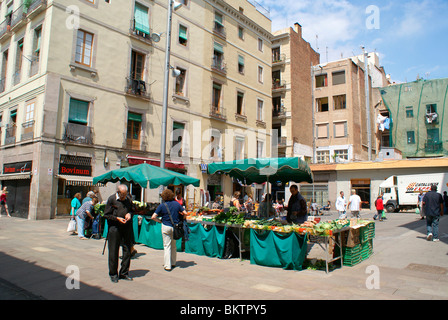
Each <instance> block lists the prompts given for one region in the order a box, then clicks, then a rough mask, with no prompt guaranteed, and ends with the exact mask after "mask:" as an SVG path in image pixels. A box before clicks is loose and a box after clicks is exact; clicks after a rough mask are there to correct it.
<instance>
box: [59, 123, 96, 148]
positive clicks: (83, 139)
mask: <svg viewBox="0 0 448 320" xmlns="http://www.w3.org/2000/svg"><path fill="white" fill-rule="evenodd" d="M64 127H65V133H64V137H63V140H64V141H66V142H77V143H83V144H93V128H92V127H89V126H86V125H82V124H77V123H71V122H64Z"/></svg>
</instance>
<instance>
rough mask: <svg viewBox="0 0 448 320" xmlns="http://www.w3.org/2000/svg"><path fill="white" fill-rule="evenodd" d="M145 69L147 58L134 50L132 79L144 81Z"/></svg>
mask: <svg viewBox="0 0 448 320" xmlns="http://www.w3.org/2000/svg"><path fill="white" fill-rule="evenodd" d="M144 67H145V56H144V55H143V54H141V53H139V52H136V51H134V50H132V56H131V78H132V79H134V80H143V70H144Z"/></svg>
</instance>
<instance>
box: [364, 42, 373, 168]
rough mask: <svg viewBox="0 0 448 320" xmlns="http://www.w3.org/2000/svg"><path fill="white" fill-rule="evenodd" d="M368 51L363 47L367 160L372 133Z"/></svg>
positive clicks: (370, 153)
mask: <svg viewBox="0 0 448 320" xmlns="http://www.w3.org/2000/svg"><path fill="white" fill-rule="evenodd" d="M367 59H368V53H367V51H366V49H365V48H364V69H365V70H364V73H365V75H366V81H365V88H366V118H367V147H368V153H369V154H368V157H369V161H371V160H372V141H371V140H372V134H371V129H370V93H369V92H370V88H369V65H368V62H367Z"/></svg>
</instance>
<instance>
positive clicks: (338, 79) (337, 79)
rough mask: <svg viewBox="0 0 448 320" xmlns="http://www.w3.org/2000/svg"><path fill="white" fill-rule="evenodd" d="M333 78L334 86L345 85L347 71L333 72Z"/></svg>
mask: <svg viewBox="0 0 448 320" xmlns="http://www.w3.org/2000/svg"><path fill="white" fill-rule="evenodd" d="M332 77H333V85H334V86H336V85H338V84H344V83H345V71H338V72H333V74H332Z"/></svg>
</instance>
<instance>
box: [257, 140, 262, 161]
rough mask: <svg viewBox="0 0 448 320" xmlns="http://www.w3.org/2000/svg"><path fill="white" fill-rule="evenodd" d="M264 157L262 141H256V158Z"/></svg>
mask: <svg viewBox="0 0 448 320" xmlns="http://www.w3.org/2000/svg"><path fill="white" fill-rule="evenodd" d="M263 156H264V141H260V140H257V158H262V157H263Z"/></svg>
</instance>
